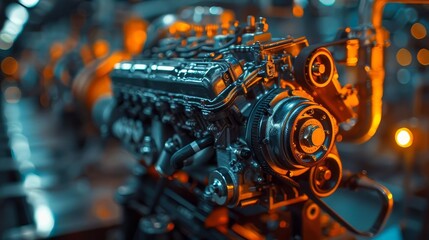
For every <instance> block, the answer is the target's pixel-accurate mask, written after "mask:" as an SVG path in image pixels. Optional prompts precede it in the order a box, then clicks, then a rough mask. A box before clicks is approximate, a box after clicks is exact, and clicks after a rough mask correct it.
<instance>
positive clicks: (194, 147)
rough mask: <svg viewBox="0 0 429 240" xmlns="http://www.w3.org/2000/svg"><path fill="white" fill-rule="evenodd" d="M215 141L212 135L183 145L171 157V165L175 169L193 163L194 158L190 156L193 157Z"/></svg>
mask: <svg viewBox="0 0 429 240" xmlns="http://www.w3.org/2000/svg"><path fill="white" fill-rule="evenodd" d="M213 143H214V138H213V136H212V135H209V136H206V137H204V138H201V139H198V140H195V141H193V142H191V143H189V144H188V145H186V146H184V147H182V148H181V149H179V150H178V151H177V152H175V153H174V154H173V156H172V157H171V166H172V167H173V168H174V169H182V168H183V167H185V166H188V165H191V164H192V160H189V161H187V160H188V158H190V157H192V156H193V155H194V154H195V153H197V152H199V151H201V150H203V149H204V148H207V147H209V146H211V145H213Z"/></svg>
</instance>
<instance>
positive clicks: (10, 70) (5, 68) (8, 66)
mask: <svg viewBox="0 0 429 240" xmlns="http://www.w3.org/2000/svg"><path fill="white" fill-rule="evenodd" d="M1 70H2V72H3V73H4V74H6V75H9V76H11V75H14V74H15V73H16V72H17V71H18V62H17V61H16V60H15V58H13V57H6V58H5V59H3V61H1Z"/></svg>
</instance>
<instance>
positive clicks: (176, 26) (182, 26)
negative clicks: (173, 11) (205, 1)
mask: <svg viewBox="0 0 429 240" xmlns="http://www.w3.org/2000/svg"><path fill="white" fill-rule="evenodd" d="M189 30H191V25H189V23H186V22H181V21H179V22H175V23H173V24H172V25H171V26H170V27H169V29H168V31H169V32H170V34H172V35H175V34H183V33H187V32H188V31H189Z"/></svg>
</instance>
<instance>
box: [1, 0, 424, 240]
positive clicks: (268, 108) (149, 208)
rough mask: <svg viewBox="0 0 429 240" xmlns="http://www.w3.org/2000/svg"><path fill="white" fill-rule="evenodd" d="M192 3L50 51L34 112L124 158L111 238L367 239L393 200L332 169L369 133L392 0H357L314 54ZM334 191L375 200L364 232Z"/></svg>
mask: <svg viewBox="0 0 429 240" xmlns="http://www.w3.org/2000/svg"><path fill="white" fill-rule="evenodd" d="M201 2H202V3H200V1H195V2H192V5H195V6H192V7H189V6H187V7H185V6H181V5H180V4H179V3H177V5H178V7H177V8H178V9H179V8H181V9H182V7H184V8H183V9H182V12H181V13H180V14H176V13H174V14H172V13H169V14H159V15H161V16H155V15H156V14H155V13H154V14H153V15H154V16H152V15H151V14H149V13H146V15H147V16H150V17H152V18H151V19H150V20H149V19H145V20H142V19H141V18H140V16H138V17H135V16H131V17H130V16H127V18H124V19H122V20H120V21H117V23H120V24H121V25H122V26H121V27H123V32H121V34H122V35H123V36H122V37H121V38H117V36H116V35H114V34H113V35H111V36H109V37H106V38H96V37H99V36H96V37H94V36H92V35H91V31H88V33H86V34H88V36H92V37H94V39H89V40H88V39H85V37H82V36H80V35H79V34H80V31H81V29H80V28H79V27H74V28H73V30H74V31H72V34H71V35H72V36H73V38H72V40H73V41H71V43H72V44H71V43H70V44H71V45H70V46H73V47H70V49H62V50H66V51H65V54H63V52H61V54H62V56H60V55H61V54H55V53H56V52H55V51H53V50H55V47H57V46H60V45H58V43H57V42H54V43H56V44H52V46H51V55H52V56H51V59H50V60H49V61H48V63H47V64H46V66H45V68H44V70H43V74H42V80H41V81H40V83H39V85H40V86H41V89H42V91H41V93H40V94H39V95H40V96H37V97H38V98H37V99H38V101H40V104H41V105H42V107H45V108H47V107H51V108H54V107H52V106H55V108H61V111H60V112H62V114H63V115H62V117H63V119H62V120H63V121H64V122H67V121H70V122H72V123H73V124H70V125H64V126H68V127H70V128H72V129H75V130H79V138H78V139H79V141H82V142H86V140H87V139H88V138H90V137H89V136H91V137H93V135H94V129H91V131H87V129H88V128H91V127H94V126H95V127H97V128H98V130H99V131H98V134H99V135H100V136H101V137H100V138H97V141H99V142H102V143H103V141H104V140H106V139H108V138H114V139H116V140H119V142H120V143H121V144H122V145H123V146H124V147H125V148H126V149H127V150H128V151H129V152H130V153H132V154H133V155H134V157H135V159H137V162H135V164H133V166H132V176H131V177H130V178H129V179H128V181H126V182H125V183H124V184H123V185H122V186H120V187H119V188H118V190H117V192H116V195H115V200H116V202H117V203H118V204H119V205H120V208H121V210H122V218H121V223H120V226H119V228H120V232H121V237H122V238H124V239H303V240H307V239H332V238H336V237H341V234H344V233H345V232H346V231H347V232H348V234H352V235H347V236H355V237H375V236H376V235H377V234H378V233H379V232H380V231H381V230H382V229H383V227H384V225H385V224H386V222H387V220H388V218H389V216H390V215H391V212H392V209H393V202H394V199H393V195H392V193H391V192H390V191H389V189H388V188H386V187H385V186H383V185H382V184H380V183H379V182H377V181H374V180H372V179H371V178H369V177H368V176H367V174H366V172H365V171H362V172H352V171H349V170H347V169H346V168H343V164H344V163H346V162H347V158H343V157H342V155H341V154H340V153H339V147H338V145H339V144H340V143H342V142H346V143H363V142H366V141H368V140H369V139H370V138H371V137H373V135H374V134H375V132H376V131H377V129H378V126H379V123H380V121H381V116H382V112H381V110H382V97H383V83H384V78H385V70H384V64H385V61H384V60H385V59H384V50H385V48H386V47H387V46H388V45H389V41H388V40H389V34H388V32H387V30H385V29H384V28H383V26H382V21H381V19H382V12H383V9H384V6H385V5H386V4H387V3H388V2H402V1H395V0H394V1H385V0H380V1H377V0H374V1H372V0H362V1H360V5H359V18H360V22H359V26H357V27H346V28H342V29H340V30H338V32H337V35H336V37H335V39H334V40H332V41H329V42H325V43H316V44H314V43H311V42H310V41H309V40H308V38H307V37H305V36H302V37H292V36H289V35H287V34H288V33H287V32H285V33H283V35H278V34H275V33H273V32H271V29H270V25H269V23H268V21H267V19H266V18H265V17H259V16H258V17H255V16H254V15H249V16H248V17H247V19H246V21H241V22H240V21H238V20H235V15H234V11H232V10H228V9H227V7H231V6H233V7H234V6H235V5H234V4H233V3H231V4H229V5H228V4H226V3H225V2H223V1H220V5H222V7H218V6H208V7H205V6H203V5H204V4H206V3H205V2H204V1H201ZM273 2H275V1H273ZM334 2H335V1H334ZM427 2H428V1H424V0H411V1H409V2H408V3H416V4H417V3H427ZM150 4H151V3H148V6H151V5H150ZM153 4H154V5H156V4H155V3H153ZM157 4H158V5H159V3H157ZM200 4H201V6H200ZM273 4H274V3H273ZM277 4H280V3H277ZM213 5H214V4H213ZM280 5H282V4H280ZM286 5H287V4H286ZM145 6H146V5H145ZM301 10H302V9H301ZM294 11H295V10H294ZM155 12H156V11H155ZM160 12H162V11H160ZM142 15H143V17H147V16H145V15H144V14H142ZM155 17H156V18H155ZM74 20H75V21H77V23H80V22H79V20H81V19H80V18H78V19H74ZM146 20H147V21H146ZM147 23H149V25H147ZM86 24H88V26H91V21H90V19H89V20H88V22H87V23H86ZM112 26H113V25H111V26H109V28H111V29H110V30H112V29H113V27H112ZM94 28H95V30H94V29H93V31H95V32H98V31H100V32H101V27H100V26H98V25H96V24H94ZM99 28H100V29H99ZM86 30H88V29H86ZM112 31H113V30H112ZM106 32H107V31H106ZM116 32H120V31H116ZM106 35H108V34H106ZM118 35H119V34H118ZM78 36H79V37H78ZM88 38H89V37H88ZM118 39H121V40H120V41H122V42H121V44H122V45H123V46H122V47H118V46H119V45H120V44H118V41H119V40H118ZM108 41H109V42H110V46H114V49H113V50H114V51H110V49H109V43H108ZM93 42H94V44H93V45H94V46H92V45H91V47H90V48H88V46H87V45H88V44H92V43H93ZM96 43H98V48H99V49H98V50H97V46H96V45H97V44H96ZM64 46H65V45H64ZM85 51H89V52H86V54H87V55H85ZM97 52H98V54H96V53H97ZM88 54H89V55H88ZM85 56H87V57H88V56H89V57H88V58H85ZM340 69H341V70H340ZM48 70H51V72H49V71H48ZM48 73H51V74H48ZM345 73H347V74H345ZM350 76H352V77H353V79H352V80H350V79H348V77H350ZM13 87H14V86H13ZM17 89H18V88H17ZM14 90H15V89H14ZM27 90H29V92H31V89H27ZM32 94H33V95H35V94H34V93H32ZM43 99H45V100H46V101H43ZM48 100H49V101H48ZM44 103H46V104H44ZM65 112H66V113H67V114H64V113H65ZM88 116H91V117H88ZM90 118H92V121H93V122H92V123H91V124H88V123H89V120H90ZM70 132H73V130H71V131H70ZM88 132H90V134H88ZM91 140H93V139H92V138H91ZM88 142H89V144H85V148H83V147H82V148H76V149H85V150H87V149H90V148H91V143H92V142H91V141H88ZM102 143H101V144H100V145H102ZM78 145H79V144H78ZM12 155H13V154H12ZM8 156H9V155H8ZM10 157H12V156H10ZM77 162H78V161H76V163H77ZM344 165H345V164H344ZM77 175H78V174H77ZM343 190H344V191H346V193H348V192H349V191H350V190H351V191H357V192H359V193H361V192H365V193H366V194H368V195H369V196H376V197H377V198H371V205H372V206H376V208H377V210H376V211H371V212H369V213H368V214H367V215H370V217H369V219H371V220H365V221H368V222H370V224H368V225H369V227H368V228H367V229H363V228H361V227H360V226H359V227H357V226H356V225H355V224H352V223H351V222H350V221H348V220H346V218H344V217H343V215H342V214H341V213H339V212H337V210H335V206H332V205H331V204H330V203H329V201H327V200H328V199H329V198H330V197H332V196H333V195H335V193H337V192H340V191H343ZM365 196H366V195H365ZM0 200H1V198H0ZM0 203H1V202H0ZM346 205H347V203H346ZM350 205H352V203H350ZM26 211H27V210H26ZM28 211H30V210H28ZM350 211H353V209H352V208H351V209H350ZM103 214H104V215H103ZM105 215H109V214H107V213H105V212H104V211H100V212H99V216H101V217H100V218H103V216H105ZM28 222H31V221H28ZM0 230H1V229H0ZM0 233H1V232H0ZM9 236H10V235H9ZM19 236H22V235H19ZM0 237H1V236H0ZM48 237H49V236H48ZM18 238H19V237H18Z"/></svg>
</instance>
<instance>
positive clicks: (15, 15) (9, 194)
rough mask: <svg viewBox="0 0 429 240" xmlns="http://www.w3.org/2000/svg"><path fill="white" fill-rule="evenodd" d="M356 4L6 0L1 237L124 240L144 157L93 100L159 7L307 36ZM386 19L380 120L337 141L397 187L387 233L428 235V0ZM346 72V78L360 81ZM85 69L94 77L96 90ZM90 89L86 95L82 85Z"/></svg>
mask: <svg viewBox="0 0 429 240" xmlns="http://www.w3.org/2000/svg"><path fill="white" fill-rule="evenodd" d="M358 3H359V1H355V0H249V1H247V0H236V1H222V0H219V1H202V0H181V1H177V0H176V1H170V0H166V1H159V0H158V1H155V0H153V1H143V0H141V1H139V0H129V1H126V0H93V1H90V0H68V1H60V0H19V1H18V0H2V1H1V2H0V70H1V71H0V85H1V86H0V87H1V93H0V96H1V99H0V102H1V103H0V111H1V116H0V139H1V140H0V155H1V156H0V237H3V238H5V239H24V238H27V239H34V238H38V239H40V238H59V239H120V234H119V233H118V226H119V224H120V223H121V221H122V219H121V212H120V207H119V206H118V204H117V202H116V201H115V192H116V191H117V189H118V187H119V186H121V184H123V183H124V182H125V181H126V179H127V177H128V176H130V174H131V173H132V172H133V171H136V170H135V169H136V168H135V167H134V166H135V164H136V163H137V161H136V159H134V157H133V156H132V155H130V154H129V153H128V152H127V151H126V150H124V149H123V148H122V147H121V144H120V143H118V142H117V141H116V140H114V139H110V138H107V137H105V133H104V132H103V129H102V128H101V129H99V130H98V129H96V128H95V127H94V124H93V123H92V121H91V116H90V114H88V112H87V111H86V110H85V109H87V108H89V107H91V104H93V102H92V99H91V97H90V96H91V94H92V93H94V94H95V93H99V92H100V91H101V92H103V86H104V85H103V84H105V83H106V81H107V82H108V76H109V75H108V74H109V72H110V70H111V69H112V68H113V65H114V64H115V63H117V62H119V61H121V60H126V59H130V58H132V57H133V56H136V55H138V54H139V53H141V52H142V50H143V46H144V44H145V42H146V41H150V40H151V36H150V35H147V29H148V26H150V23H152V22H153V21H154V20H156V19H157V18H159V17H160V16H163V15H165V14H170V13H174V14H178V15H179V16H180V17H181V18H182V19H185V20H189V21H195V22H199V21H201V19H202V16H204V15H210V14H211V15H220V17H223V18H227V19H228V18H231V17H233V16H235V18H236V19H237V20H240V21H245V19H246V16H247V15H255V16H264V17H266V18H267V20H268V23H269V31H270V32H271V33H272V35H273V36H276V37H285V36H288V35H290V36H292V37H300V36H306V37H307V38H308V40H309V43H310V44H315V43H322V42H328V41H331V40H333V39H334V38H335V36H336V34H337V32H338V30H339V29H340V28H344V27H346V26H350V27H356V26H358V23H359V15H358ZM201 6H208V7H211V8H202V7H201ZM206 9H209V11H210V13H205V12H204V11H206ZM383 25H384V27H385V28H386V29H387V30H388V31H389V32H390V46H389V48H388V49H387V50H386V56H385V68H386V78H385V83H384V89H385V91H384V96H383V102H384V105H383V117H382V121H381V125H380V128H379V130H378V132H377V133H376V135H375V136H374V137H373V138H372V139H371V140H370V141H369V142H367V143H365V144H361V145H356V144H340V145H339V151H340V155H341V156H342V159H343V164H344V167H345V169H349V170H353V171H356V172H358V171H361V170H364V169H365V170H366V171H367V172H368V175H369V176H370V177H372V178H374V179H376V180H378V181H379V182H381V183H382V184H384V185H385V186H387V187H388V188H389V189H390V190H391V191H392V193H393V195H394V198H395V209H394V213H393V215H392V217H391V218H390V220H389V223H388V225H387V227H386V228H385V230H384V232H383V233H382V234H380V235H379V236H378V239H416V238H419V237H420V238H421V239H427V236H429V205H428V204H429V181H428V178H429V69H428V66H429V37H428V35H427V32H428V31H429V6H424V5H406V4H388V5H387V6H386V8H385V11H384V15H383ZM339 70H340V80H341V81H342V82H353V81H354V80H353V79H352V76H349V75H348V74H347V72H346V71H345V70H346V69H339ZM79 79H95V80H94V81H90V82H94V83H97V84H94V86H95V85H97V89H95V88H94V86H92V85H91V86H88V84H86V83H85V81H83V80H79ZM100 86H101V87H100ZM82 88H84V89H86V90H85V91H87V92H88V93H89V94H87V95H86V96H82V97H80V96H79V94H74V92H76V91H79V89H82ZM100 89H101V90H100ZM76 96H77V97H76ZM88 96H89V97H88ZM76 98H82V99H79V101H77V100H76ZM341 197H344V198H346V196H341V195H340V196H337V198H333V199H330V200H329V203H330V204H331V205H332V206H333V207H334V208H335V209H336V210H338V211H339V212H340V213H341V214H343V215H344V216H346V218H347V219H350V221H351V222H353V223H356V224H358V225H359V224H362V225H365V223H367V222H368V221H367V219H370V218H371V217H372V216H373V215H376V212H374V211H375V210H374V209H377V207H375V206H374V208H373V209H372V208H362V210H356V209H359V208H360V206H361V205H362V206H366V205H368V204H369V205H370V204H371V203H370V202H371V201H370V200H368V198H367V197H366V196H365V195H363V196H361V197H360V198H359V199H355V201H356V203H350V202H346V201H342V200H341ZM352 206H353V207H352ZM370 207H371V206H370ZM364 209H365V210H364ZM348 237H349V238H351V239H353V237H352V236H348Z"/></svg>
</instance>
